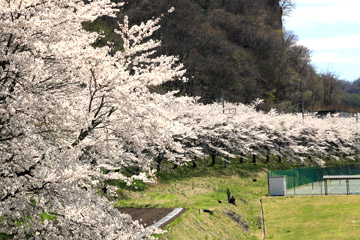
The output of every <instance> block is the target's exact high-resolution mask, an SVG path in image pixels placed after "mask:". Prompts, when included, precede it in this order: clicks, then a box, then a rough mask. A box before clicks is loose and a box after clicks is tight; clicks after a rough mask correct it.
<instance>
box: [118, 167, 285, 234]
mask: <svg viewBox="0 0 360 240" xmlns="http://www.w3.org/2000/svg"><path fill="white" fill-rule="evenodd" d="M264 166H265V165H264V164H261V163H260V164H258V165H255V166H254V165H253V164H250V163H245V164H239V163H232V164H230V165H229V166H228V168H226V169H225V168H224V166H223V163H222V162H219V164H217V165H215V166H214V167H210V166H207V167H206V170H205V169H204V168H203V163H199V164H198V167H197V168H196V169H192V168H191V167H180V168H179V169H177V170H176V171H171V170H169V171H171V173H169V172H160V173H159V174H158V179H159V180H160V184H158V185H156V186H151V187H149V188H147V189H145V190H143V191H130V190H125V189H122V190H121V195H122V196H123V197H124V199H122V200H119V201H118V202H117V203H116V204H115V206H117V207H183V208H187V209H189V210H188V211H187V212H185V213H184V214H183V215H182V216H181V217H180V218H179V219H177V220H176V221H175V222H174V223H172V224H170V225H169V226H168V227H167V230H168V232H167V233H166V234H164V235H161V236H160V239H174V240H175V239H222V240H224V239H260V238H261V236H262V231H261V212H260V202H259V198H260V197H262V196H264V195H266V194H267V177H266V176H267V175H266V170H265V169H264ZM266 166H267V167H269V165H266ZM283 167H284V166H283ZM254 179H256V181H253V180H254ZM227 188H229V189H230V190H231V194H232V195H234V196H235V198H236V199H237V205H238V206H237V207H236V206H233V205H230V204H228V203H227V197H226V189H227ZM125 198H126V199H125ZM219 200H221V201H222V203H219V202H218V201H219ZM204 208H206V209H209V210H213V211H214V215H210V214H208V213H204V212H203V209H204ZM228 211H234V212H235V213H236V214H237V215H241V216H242V219H244V220H245V221H246V222H247V223H248V225H249V230H248V231H246V230H245V228H244V226H243V225H244V224H238V223H236V222H235V221H234V220H232V219H231V218H230V217H229V216H227V215H226V214H225V212H228Z"/></svg>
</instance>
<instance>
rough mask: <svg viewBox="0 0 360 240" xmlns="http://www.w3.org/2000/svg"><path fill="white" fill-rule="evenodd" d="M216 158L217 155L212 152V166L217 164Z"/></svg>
mask: <svg viewBox="0 0 360 240" xmlns="http://www.w3.org/2000/svg"><path fill="white" fill-rule="evenodd" d="M215 158H216V155H214V154H212V155H211V166H214V165H215Z"/></svg>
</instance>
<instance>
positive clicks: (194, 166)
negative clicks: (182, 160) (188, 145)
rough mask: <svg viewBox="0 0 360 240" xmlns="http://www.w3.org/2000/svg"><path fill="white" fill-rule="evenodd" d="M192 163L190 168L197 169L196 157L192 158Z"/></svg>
mask: <svg viewBox="0 0 360 240" xmlns="http://www.w3.org/2000/svg"><path fill="white" fill-rule="evenodd" d="M192 163H193V166H192V167H193V168H196V167H197V163H196V156H195V157H194V159H193V161H192Z"/></svg>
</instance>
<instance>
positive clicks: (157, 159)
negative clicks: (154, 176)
mask: <svg viewBox="0 0 360 240" xmlns="http://www.w3.org/2000/svg"><path fill="white" fill-rule="evenodd" d="M161 161H162V158H161V157H160V156H158V157H157V158H156V171H158V172H160V170H161Z"/></svg>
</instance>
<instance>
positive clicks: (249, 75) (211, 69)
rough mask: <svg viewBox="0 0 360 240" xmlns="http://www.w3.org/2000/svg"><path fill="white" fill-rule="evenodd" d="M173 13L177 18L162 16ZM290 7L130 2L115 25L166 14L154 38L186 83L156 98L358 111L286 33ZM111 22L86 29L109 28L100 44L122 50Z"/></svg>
mask: <svg viewBox="0 0 360 240" xmlns="http://www.w3.org/2000/svg"><path fill="white" fill-rule="evenodd" d="M171 7H175V11H174V12H173V13H171V14H167V13H168V10H169V9H170V8H171ZM293 7H294V4H293V2H292V1H291V0H280V1H279V0H221V1H220V0H158V1H149V0H133V1H129V2H128V3H127V4H126V5H125V6H124V11H122V13H121V14H120V15H118V20H120V19H123V17H124V15H128V17H129V21H130V23H136V24H139V23H140V22H142V21H146V20H147V19H149V18H151V17H157V16H160V15H162V14H165V15H166V16H165V17H164V18H163V20H162V22H161V25H162V27H161V29H160V30H159V31H158V32H157V33H156V34H155V37H156V38H158V39H160V40H161V41H162V45H161V47H160V49H159V54H167V55H178V56H179V57H180V60H181V62H182V63H183V64H184V65H185V68H186V69H187V74H186V76H187V77H188V78H189V81H188V82H187V83H184V82H168V83H166V84H164V85H162V86H161V87H157V88H156V89H155V88H154V90H156V91H159V92H165V91H168V90H175V89H178V90H180V93H179V94H180V95H185V94H187V95H191V96H201V101H202V102H204V103H211V102H214V101H217V100H219V99H220V98H221V96H222V93H224V97H225V100H227V101H231V102H242V103H250V102H251V101H252V100H254V99H255V98H262V99H264V100H265V104H264V105H263V108H264V109H269V108H273V107H275V108H277V109H278V110H280V111H285V112H293V111H301V110H302V109H303V108H304V110H309V111H316V110H324V109H333V108H342V109H344V108H346V109H347V110H353V108H352V107H344V105H351V106H355V107H356V106H359V101H358V96H354V95H353V94H350V95H349V94H348V93H346V92H344V88H343V87H342V86H343V85H344V84H345V85H346V83H341V82H340V81H339V80H338V79H337V78H336V76H335V75H334V74H332V73H331V72H327V73H317V72H316V71H315V69H314V67H313V66H312V65H311V64H310V61H311V50H309V49H307V48H306V47H304V46H299V45H296V41H297V36H295V35H294V34H293V33H291V32H287V31H286V30H284V29H283V27H282V19H283V17H284V15H287V14H289V13H290V12H291V8H293ZM116 21H117V20H116V19H110V18H107V19H98V20H97V22H95V23H92V24H90V25H88V26H87V27H88V29H91V28H93V29H97V28H102V29H105V30H106V29H107V31H105V34H106V35H107V38H105V39H103V42H104V43H105V42H106V41H108V40H110V41H114V42H115V46H117V49H118V50H119V49H121V42H120V41H119V40H117V39H112V37H111V35H112V34H111V29H112V26H115V23H116ZM104 26H107V27H105V28H104ZM109 35H110V36H109ZM97 44H99V42H98V43H97ZM100 44H101V43H100Z"/></svg>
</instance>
